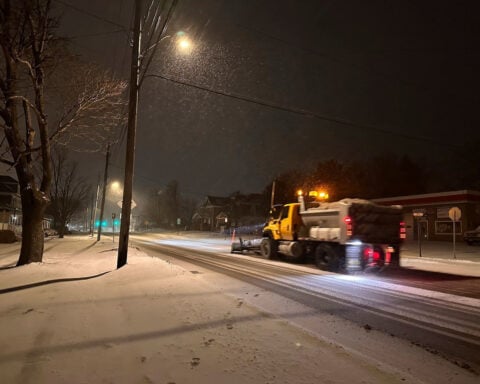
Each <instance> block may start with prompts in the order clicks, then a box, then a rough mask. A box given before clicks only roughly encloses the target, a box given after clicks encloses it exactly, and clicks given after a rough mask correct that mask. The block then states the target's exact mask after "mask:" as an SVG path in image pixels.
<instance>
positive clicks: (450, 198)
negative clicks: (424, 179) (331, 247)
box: [372, 190, 480, 241]
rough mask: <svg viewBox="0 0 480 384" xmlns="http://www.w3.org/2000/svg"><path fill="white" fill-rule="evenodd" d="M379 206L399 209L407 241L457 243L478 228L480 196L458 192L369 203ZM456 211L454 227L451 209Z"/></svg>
mask: <svg viewBox="0 0 480 384" xmlns="http://www.w3.org/2000/svg"><path fill="white" fill-rule="evenodd" d="M372 201H373V202H375V203H378V204H383V205H401V206H402V210H403V214H404V221H405V225H406V229H407V239H416V240H418V239H419V238H420V239H424V240H445V241H452V240H453V235H454V233H455V239H456V240H461V239H462V236H463V233H464V232H465V231H468V230H471V229H474V228H476V227H477V226H478V225H480V192H479V191H472V190H459V191H449V192H440V193H427V194H421V195H409V196H397V197H387V198H380V199H373V200H372ZM454 207H457V208H458V209H459V211H458V212H459V213H460V215H459V216H460V217H456V221H455V223H454V222H453V220H452V219H451V218H450V215H449V213H450V210H451V208H454Z"/></svg>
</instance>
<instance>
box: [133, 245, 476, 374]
mask: <svg viewBox="0 0 480 384" xmlns="http://www.w3.org/2000/svg"><path fill="white" fill-rule="evenodd" d="M157 237H158V236H157ZM135 241H136V243H137V244H140V243H141V247H142V249H143V250H144V251H146V252H147V253H148V254H150V255H152V256H153V255H154V254H155V256H158V257H161V258H164V259H172V258H173V259H175V260H177V262H182V263H187V264H193V265H195V271H192V273H193V272H195V273H202V274H204V275H205V276H206V277H205V279H210V280H211V282H212V283H213V284H215V282H216V283H217V284H222V286H224V287H225V289H226V290H229V289H230V290H232V291H234V290H235V283H232V282H231V280H232V279H229V280H227V279H226V278H225V277H223V278H220V277H218V275H216V274H213V273H212V272H211V271H214V272H215V273H217V274H218V273H219V274H220V275H222V276H225V275H226V276H229V277H230V278H234V280H236V281H240V282H242V283H243V284H247V285H249V286H255V287H257V288H261V289H262V296H266V295H267V293H271V295H273V296H275V297H276V298H277V301H275V300H270V299H269V300H270V301H271V303H268V302H265V301H263V302H262V301H261V300H254V299H252V298H251V297H250V298H249V299H250V302H251V303H253V304H256V305H258V306H259V307H261V308H263V309H265V310H267V311H268V312H269V313H272V314H274V315H278V316H282V317H284V318H285V319H288V320H289V321H292V322H296V323H297V324H300V325H301V326H303V327H305V328H307V329H309V330H310V331H312V332H315V333H317V334H322V335H323V336H324V337H326V338H327V339H331V340H333V341H334V342H338V343H340V344H341V345H343V346H345V347H347V348H349V349H353V350H357V351H358V352H359V353H367V354H368V353H370V354H371V355H372V358H375V359H380V361H382V362H384V363H386V364H390V365H398V364H399V360H401V359H400V358H399V357H400V356H403V355H402V353H404V354H408V351H407V350H405V351H404V352H401V348H403V347H405V343H406V344H409V345H410V346H412V345H415V346H418V347H421V348H423V349H425V350H426V351H428V352H430V353H432V354H438V355H440V356H442V357H444V358H445V359H447V360H449V361H450V362H453V363H455V364H456V365H459V366H462V367H464V368H465V369H467V370H473V371H476V372H480V353H479V352H480V300H478V299H474V298H468V297H461V296H454V295H449V294H445V293H440V292H433V291H428V290H424V289H418V288H413V287H406V286H402V285H398V284H391V283H387V282H385V281H379V280H376V279H371V278H369V277H368V276H345V275H337V274H332V273H328V272H323V271H319V270H312V269H311V268H308V267H305V266H299V265H289V264H284V263H281V262H272V261H268V260H263V259H258V258H255V257H249V256H244V255H232V254H230V253H228V249H226V248H225V242H221V241H213V240H212V241H210V240H201V239H182V238H179V239H175V240H172V239H171V237H170V239H161V238H160V239H159V238H156V239H153V238H152V239H150V238H149V239H148V240H147V239H146V238H143V239H142V238H137V239H136V240H135ZM190 269H192V267H190ZM241 289H243V290H245V286H242V287H241V288H239V287H237V292H236V293H235V294H236V295H237V296H238V294H239V292H240V291H241ZM273 296H272V297H273ZM282 300H283V301H282ZM267 301H268V300H267ZM274 302H275V303H281V305H280V307H279V305H276V304H274ZM299 313H302V314H305V313H308V316H309V318H310V320H309V321H306V320H305V318H304V317H305V316H304V315H302V316H300V315H299ZM325 321H328V322H336V325H337V328H336V329H335V330H333V331H332V330H326V329H325V327H322V325H321V323H322V322H323V323H324V322H325ZM342 322H346V323H342ZM348 324H350V325H348ZM351 324H354V325H357V328H362V329H363V330H364V331H365V332H364V333H370V335H369V336H370V337H369V338H368V343H371V344H375V343H372V333H373V331H375V333H376V336H375V337H376V339H375V340H377V339H378V340H377V341H378V344H379V345H378V346H376V347H374V346H370V347H369V348H366V347H365V345H362V341H360V339H359V338H354V340H352V337H351V334H350V332H349V331H348V329H350V327H351ZM346 329H347V331H346ZM379 340H381V341H379ZM381 343H383V344H385V343H386V344H385V345H383V346H380V344H381ZM399 345H403V347H400V346H399ZM407 349H408V348H407ZM379 350H381V351H385V350H387V351H388V350H395V351H396V352H395V353H393V354H392V352H389V354H390V355H389V356H387V355H385V354H384V356H382V358H380V357H379ZM380 353H383V352H380ZM397 354H398V356H396V355H397ZM397 357H398V358H397ZM405 364H408V363H405Z"/></svg>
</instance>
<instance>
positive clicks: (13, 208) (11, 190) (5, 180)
mask: <svg viewBox="0 0 480 384" xmlns="http://www.w3.org/2000/svg"><path fill="white" fill-rule="evenodd" d="M21 224H22V204H21V200H20V192H19V186H18V181H17V180H15V179H14V178H13V177H10V176H7V175H0V229H1V230H5V229H10V230H13V231H14V232H18V231H19V230H20V231H21V229H20V228H21Z"/></svg>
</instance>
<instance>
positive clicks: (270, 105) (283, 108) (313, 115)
mask: <svg viewBox="0 0 480 384" xmlns="http://www.w3.org/2000/svg"><path fill="white" fill-rule="evenodd" d="M146 77H156V78H160V79H163V80H166V81H169V82H172V83H175V84H180V85H183V86H186V87H190V88H195V89H199V90H201V91H205V92H209V93H212V94H216V95H220V96H225V97H229V98H232V99H236V100H241V101H245V102H248V103H252V104H257V105H262V106H264V107H268V108H272V109H276V110H280V111H283V112H289V113H294V114H296V115H301V116H305V117H310V118H315V119H318V120H322V121H327V122H330V123H335V124H340V125H343V126H349V127H355V128H362V129H367V130H369V131H373V132H376V133H382V134H387V135H393V136H398V137H401V138H404V139H409V140H414V141H423V142H427V143H430V144H436V145H439V146H444V147H448V148H450V149H454V150H459V149H460V148H458V147H456V146H454V145H451V144H447V143H442V142H437V141H435V140H432V139H431V138H429V137H425V136H416V135H411V134H408V133H401V132H394V131H390V130H388V129H385V128H380V127H376V126H374V125H370V124H361V123H354V122H352V121H349V120H347V119H342V118H337V117H330V116H326V115H322V114H319V113H317V112H313V111H309V110H306V109H301V108H294V107H289V106H284V105H280V104H276V103H273V102H271V101H265V100H260V99H256V98H253V97H249V96H244V95H239V94H235V93H229V92H225V91H219V90H216V89H212V88H209V87H206V86H203V85H198V84H193V83H190V82H187V81H182V80H178V79H174V78H172V77H169V76H165V75H160V74H150V75H147V76H146Z"/></svg>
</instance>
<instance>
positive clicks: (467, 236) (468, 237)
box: [463, 225, 480, 245]
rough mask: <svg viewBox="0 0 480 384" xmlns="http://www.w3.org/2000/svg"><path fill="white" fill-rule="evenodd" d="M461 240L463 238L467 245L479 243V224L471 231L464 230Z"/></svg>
mask: <svg viewBox="0 0 480 384" xmlns="http://www.w3.org/2000/svg"><path fill="white" fill-rule="evenodd" d="M463 240H465V242H466V243H467V244H468V245H472V244H475V243H480V225H479V226H478V227H477V228H476V229H474V230H473V231H465V233H464V234H463Z"/></svg>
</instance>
